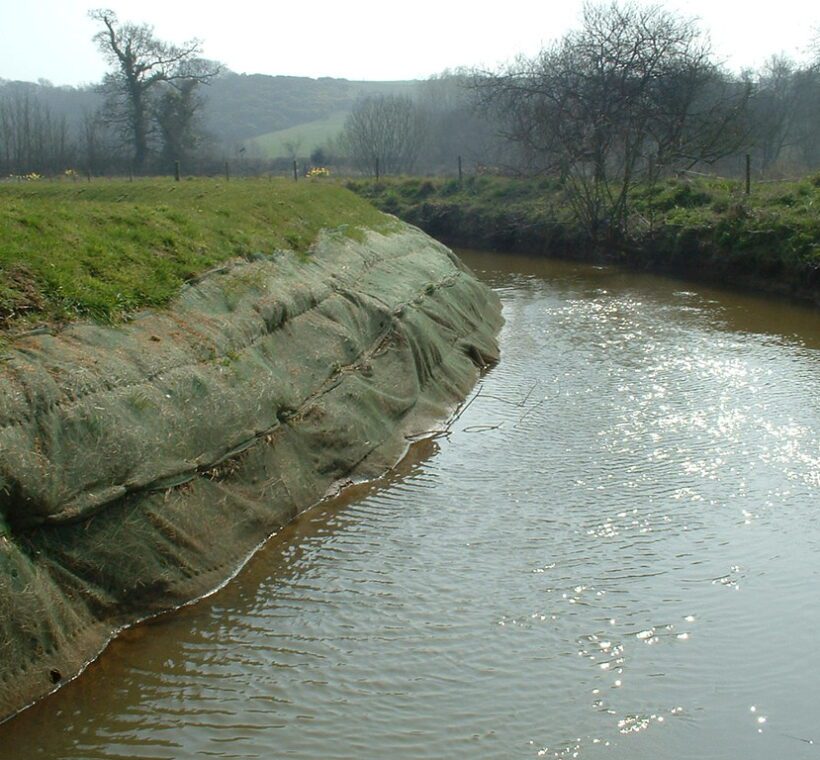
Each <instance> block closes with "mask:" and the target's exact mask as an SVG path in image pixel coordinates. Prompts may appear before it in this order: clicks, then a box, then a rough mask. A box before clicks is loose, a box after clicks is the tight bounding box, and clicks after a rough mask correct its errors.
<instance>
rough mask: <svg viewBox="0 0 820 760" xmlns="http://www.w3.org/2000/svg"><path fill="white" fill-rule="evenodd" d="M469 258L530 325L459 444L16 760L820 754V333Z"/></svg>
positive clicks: (222, 602) (713, 301)
mask: <svg viewBox="0 0 820 760" xmlns="http://www.w3.org/2000/svg"><path fill="white" fill-rule="evenodd" d="M469 261H470V263H471V264H472V265H473V266H475V267H476V268H477V269H482V270H485V271H484V273H483V276H484V277H486V278H487V280H488V281H489V282H490V283H491V284H493V285H494V286H495V287H496V288H497V290H498V292H499V293H500V295H501V297H502V299H503V300H504V304H505V316H506V319H507V324H506V326H505V328H504V331H503V333H502V336H501V339H502V351H503V359H502V362H501V364H500V365H499V366H498V367H496V368H495V369H493V370H492V371H491V372H490V373H489V374H488V375H487V376H486V377H485V378H484V379H483V381H482V383H481V386H480V392H478V393H477V394H476V396H475V400H474V401H473V403H471V405H470V406H469V408H468V409H467V410H466V411H465V414H464V415H463V416H462V417H461V418H460V419H459V420H458V422H457V423H456V424H455V425H454V426H453V430H452V435H451V436H450V438H449V439H447V440H440V441H435V442H426V443H423V444H419V445H418V446H417V447H416V448H415V449H414V450H413V451H412V452H411V456H410V458H409V459H408V460H406V461H405V462H404V463H403V464H402V465H401V466H400V467H399V469H398V471H397V472H396V473H395V474H394V475H392V476H390V477H389V478H387V479H386V480H385V481H384V482H382V483H379V484H373V485H365V486H359V487H357V489H356V490H355V497H354V494H353V493H349V494H343V495H342V497H340V498H338V499H336V500H334V501H332V502H328V503H325V504H323V505H320V506H319V507H318V508H316V509H314V510H312V511H310V512H309V513H307V514H305V515H303V516H302V517H301V518H300V519H299V520H297V521H296V522H295V523H294V524H293V525H292V526H290V527H289V528H288V529H286V530H285V531H282V533H281V534H280V535H279V536H277V537H276V538H275V539H274V540H272V541H271V542H270V544H269V545H268V546H267V547H266V548H265V549H264V550H263V551H262V552H261V553H260V554H259V555H258V556H257V557H256V558H255V559H254V560H253V561H252V562H251V564H250V565H249V566H248V567H247V568H246V570H245V571H244V572H243V573H242V574H241V575H240V576H239V578H237V580H236V581H235V582H234V583H232V584H231V585H229V586H228V587H227V588H225V589H223V590H222V591H221V592H220V593H218V594H217V595H215V596H214V597H212V598H211V599H209V600H206V601H205V602H204V603H202V604H200V605H197V606H196V607H194V608H191V609H187V610H184V611H182V612H181V613H179V614H177V615H174V616H168V617H164V618H162V619H160V620H158V621H155V622H154V623H153V624H152V625H150V626H145V627H143V628H141V629H136V630H135V631H132V632H130V633H129V634H126V635H125V636H124V637H123V638H122V639H121V640H120V641H118V642H116V643H115V644H114V645H113V646H112V647H111V648H110V649H109V651H108V652H107V653H106V655H105V656H104V657H103V658H102V660H101V661H100V662H99V663H97V664H96V665H95V666H93V667H92V668H91V669H90V670H89V672H88V673H87V674H86V677H84V678H83V679H79V680H78V681H77V682H75V683H74V684H71V685H70V686H68V687H67V688H66V689H64V690H63V691H62V692H61V693H59V694H57V695H56V696H55V698H54V699H53V700H50V701H49V702H48V703H46V704H44V705H41V706H38V707H35V708H34V709H33V710H31V711H29V712H28V713H25V714H24V715H22V716H21V717H20V719H18V720H17V721H15V722H14V725H13V726H12V725H11V724H7V725H5V726H2V727H0V759H2V760H12V758H13V759H14V760H17V758H19V757H42V758H61V759H63V760H91V759H92V758H93V760H102V759H105V760H108V759H109V758H110V759H111V760H113V758H121V757H133V758H145V759H146V760H147V758H151V759H152V760H153V759H154V758H174V757H190V756H197V755H202V756H212V757H222V758H227V757H243V758H244V757H270V756H280V755H281V756H287V757H294V758H317V757H333V758H335V759H338V760H344V759H345V758H351V759H352V758H356V760H360V759H361V760H367V759H369V758H374V759H375V758H379V759H381V758H384V757H391V758H407V759H408V760H409V759H411V758H412V759H413V760H416V759H417V758H419V759H423V758H431V759H432V758H442V757H461V756H463V755H468V756H470V757H474V758H479V759H482V760H483V759H485V758H486V759H487V760H496V759H497V760H506V759H507V758H533V757H550V758H560V759H561V760H565V759H566V758H581V759H582V760H595V759H596V758H597V759H600V758H605V759H607V760H627V759H628V760H657V758H660V757H693V756H698V757H709V758H716V759H717V760H736V758H739V757H742V758H744V760H746V759H748V760H763V759H764V758H766V760H768V759H769V758H771V757H789V758H796V760H802V758H815V757H816V746H815V745H812V744H811V743H810V742H811V741H814V740H815V736H813V735H812V734H813V733H814V731H815V729H814V727H815V725H816V707H815V705H816V696H817V695H816V690H815V685H816V684H817V683H820V664H818V663H816V662H814V660H812V659H811V658H810V657H807V656H806V653H807V652H810V651H813V649H814V648H815V646H816V642H815V640H814V639H815V636H816V634H815V632H816V631H817V630H818V629H820V609H818V605H815V604H812V603H809V601H810V600H812V599H813V598H814V596H815V592H816V586H817V582H818V575H820V571H818V570H817V569H816V568H818V567H820V562H818V560H820V525H818V516H817V505H818V504H820V480H818V477H820V454H818V452H820V355H818V350H817V349H818V348H820V320H815V321H812V319H813V318H812V317H811V316H810V315H811V314H813V312H807V311H805V310H797V311H796V312H795V311H794V309H793V308H792V307H788V306H786V305H783V304H776V303H773V302H768V301H761V300H758V299H753V298H751V297H747V296H742V297H741V296H734V295H731V294H722V293H718V292H716V291H711V292H704V291H703V290H702V289H699V288H694V287H693V286H691V285H688V284H687V285H685V286H683V287H682V284H681V283H675V282H672V281H667V280H661V279H658V278H649V277H645V276H640V275H624V274H619V273H617V272H615V271H614V270H608V269H606V268H589V267H583V266H577V265H572V264H557V263H555V262H534V261H530V260H525V259H520V258H515V257H509V258H501V257H488V256H484V255H481V254H477V255H473V256H471V257H470V259H469ZM767 311H768V314H769V316H768V319H766V317H765V315H766V313H767ZM766 322H767V323H768V324H769V325H770V327H769V328H768V331H767V332H765V333H764V332H761V327H760V326H761V325H762V324H764V323H766ZM752 323H753V324H752ZM750 325H751V326H750ZM761 705H765V709H763V707H761ZM750 706H753V708H754V709H750ZM761 718H762V719H763V720H762V721H761V720H760V719H761ZM12 729H13V730H12ZM812 752H814V753H815V754H811V753H812Z"/></svg>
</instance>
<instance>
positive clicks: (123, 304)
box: [0, 179, 391, 331]
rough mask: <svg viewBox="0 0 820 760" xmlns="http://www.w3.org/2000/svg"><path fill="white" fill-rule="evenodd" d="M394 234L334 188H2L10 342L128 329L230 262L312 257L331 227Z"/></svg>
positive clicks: (100, 184)
mask: <svg viewBox="0 0 820 760" xmlns="http://www.w3.org/2000/svg"><path fill="white" fill-rule="evenodd" d="M390 224H391V222H390V221H389V219H388V218H386V217H385V216H384V215H383V214H381V213H380V212H378V211H377V210H376V209H374V208H373V207H372V206H371V205H370V204H369V203H367V202H366V201H364V200H362V199H361V198H359V197H357V196H356V195H354V194H353V193H351V192H349V191H348V190H345V189H344V188H342V187H339V186H338V185H334V184H332V183H327V182H323V181H301V182H298V183H294V182H292V181H291V182H286V181H284V180H273V181H268V180H247V179H246V180H239V181H231V182H225V181H219V180H207V179H194V180H187V181H184V182H173V181H169V180H167V179H140V180H137V181H134V182H128V181H121V180H116V181H95V182H93V183H86V182H71V181H62V182H46V181H32V182H15V183H10V182H7V183H0V331H3V330H9V329H27V328H30V327H34V326H37V325H39V324H43V323H52V324H53V323H62V322H66V321H70V320H72V319H75V318H78V317H88V318H92V319H96V320H98V321H103V322H112V321H117V320H121V319H123V318H127V316H128V314H129V313H131V312H134V311H137V310H140V309H143V308H146V307H158V306H162V305H164V304H167V303H168V302H169V301H170V300H171V299H172V298H173V297H174V296H175V295H176V294H177V293H178V292H179V290H180V288H181V286H182V285H183V284H184V283H185V282H186V281H188V280H190V279H192V278H195V277H196V276H197V275H199V274H201V273H202V272H204V271H206V270H208V269H210V268H211V267H214V266H215V265H218V264H219V263H220V262H223V261H226V260H227V259H231V258H234V257H237V256H240V257H241V256H250V255H254V254H256V253H260V252H261V253H272V252H274V251H275V250H277V249H283V248H287V249H292V250H295V251H297V252H303V253H304V252H306V251H307V250H308V249H309V247H310V245H311V244H312V243H313V242H314V241H315V239H316V236H317V234H318V232H319V230H320V229H322V228H334V227H340V226H342V225H350V228H351V230H353V229H355V228H358V227H369V228H374V229H386V228H387V227H389V225H390Z"/></svg>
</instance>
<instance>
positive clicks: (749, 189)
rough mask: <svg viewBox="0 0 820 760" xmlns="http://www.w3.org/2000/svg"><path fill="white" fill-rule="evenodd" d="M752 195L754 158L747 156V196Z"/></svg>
mask: <svg viewBox="0 0 820 760" xmlns="http://www.w3.org/2000/svg"><path fill="white" fill-rule="evenodd" d="M751 193H752V157H751V156H750V155H749V154H748V153H747V154H746V195H751Z"/></svg>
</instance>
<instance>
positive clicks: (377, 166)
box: [376, 156, 379, 182]
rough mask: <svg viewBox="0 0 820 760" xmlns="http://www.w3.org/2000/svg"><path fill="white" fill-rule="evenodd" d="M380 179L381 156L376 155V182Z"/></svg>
mask: <svg viewBox="0 0 820 760" xmlns="http://www.w3.org/2000/svg"><path fill="white" fill-rule="evenodd" d="M378 181H379V157H378V156H376V182H378Z"/></svg>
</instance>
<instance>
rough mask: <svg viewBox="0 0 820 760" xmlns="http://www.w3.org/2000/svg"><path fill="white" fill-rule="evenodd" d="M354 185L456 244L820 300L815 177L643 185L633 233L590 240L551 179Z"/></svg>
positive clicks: (819, 198)
mask: <svg viewBox="0 0 820 760" xmlns="http://www.w3.org/2000/svg"><path fill="white" fill-rule="evenodd" d="M348 187H350V188H351V189H352V190H354V191H355V192H357V193H359V194H360V195H362V196H364V197H365V198H367V199H368V200H371V201H372V202H373V203H374V204H375V205H376V206H378V207H379V208H381V209H382V210H384V211H387V212H389V213H392V214H395V215H396V216H398V217H400V218H402V219H404V220H405V221H408V222H410V223H412V224H416V225H418V226H419V227H421V228H422V229H424V230H425V231H427V232H428V233H430V234H432V235H434V236H436V237H439V238H441V239H443V240H445V242H449V243H450V244H454V245H463V246H475V247H482V248H490V249H497V250H511V251H517V252H522V253H534V254H542V255H550V256H563V257H569V258H579V259H593V258H595V259H599V260H608V261H619V262H622V263H626V264H629V265H633V266H639V267H649V268H652V269H656V270H661V271H670V272H678V273H683V274H687V275H696V276H703V277H708V278H710V279H713V280H718V281H723V282H725V283H727V284H746V285H753V286H755V287H764V288H765V289H767V290H770V291H780V292H786V293H792V294H794V295H798V296H800V297H803V298H809V299H813V300H818V299H820V175H814V176H812V177H808V178H806V179H803V180H800V181H790V182H771V183H758V184H754V185H753V186H752V192H751V194H750V195H746V194H745V188H744V185H743V183H742V182H739V181H736V180H724V179H713V178H705V177H691V176H690V177H677V178H669V179H665V180H661V181H659V182H657V183H655V184H654V185H651V186H650V185H645V186H640V187H638V188H637V189H636V191H635V192H634V195H633V198H632V205H631V210H630V214H631V219H630V224H629V229H630V231H631V233H630V237H629V238H628V239H627V240H625V241H622V244H621V245H619V246H617V247H607V246H606V245H597V246H596V245H594V244H593V241H591V240H590V238H589V236H588V234H587V233H586V230H585V228H584V226H583V225H582V224H580V223H579V222H578V221H577V220H576V218H575V216H574V214H573V211H572V207H571V206H570V204H569V203H568V202H567V199H566V196H565V191H564V189H563V188H562V186H561V183H560V182H559V181H558V180H557V179H551V178H545V179H540V180H539V179H513V178H504V177H493V176H470V177H466V178H464V181H463V182H461V183H460V182H459V181H458V180H457V179H444V180H442V179H423V178H404V179H395V180H383V181H381V182H378V183H376V182H373V181H372V180H357V181H351V182H349V183H348Z"/></svg>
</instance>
